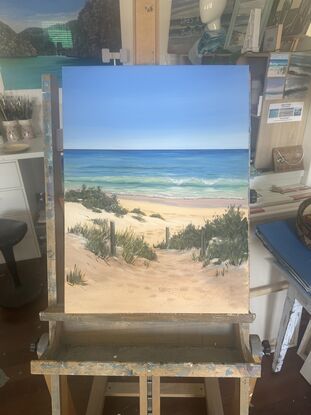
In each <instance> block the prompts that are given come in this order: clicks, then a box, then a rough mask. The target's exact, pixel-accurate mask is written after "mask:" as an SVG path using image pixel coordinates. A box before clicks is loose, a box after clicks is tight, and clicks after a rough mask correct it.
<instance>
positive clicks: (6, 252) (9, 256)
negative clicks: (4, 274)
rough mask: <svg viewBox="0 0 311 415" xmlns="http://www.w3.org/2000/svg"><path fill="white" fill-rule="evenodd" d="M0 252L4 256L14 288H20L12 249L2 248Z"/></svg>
mask: <svg viewBox="0 0 311 415" xmlns="http://www.w3.org/2000/svg"><path fill="white" fill-rule="evenodd" d="M1 251H2V254H3V256H4V259H5V262H6V264H7V266H8V268H9V271H10V273H11V275H12V278H13V282H14V285H15V288H17V287H20V286H21V282H20V279H19V276H18V273H17V267H16V262H15V257H14V251H13V247H12V246H10V247H7V248H2V249H1Z"/></svg>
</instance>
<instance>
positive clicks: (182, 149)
mask: <svg viewBox="0 0 311 415" xmlns="http://www.w3.org/2000/svg"><path fill="white" fill-rule="evenodd" d="M65 150H74V151H81V150H83V151H193V150H196V151H198V150H216V151H224V150H248V151H249V148H235V147H234V148H64V149H63V151H65Z"/></svg>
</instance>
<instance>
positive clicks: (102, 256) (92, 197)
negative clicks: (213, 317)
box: [63, 66, 249, 314]
mask: <svg viewBox="0 0 311 415" xmlns="http://www.w3.org/2000/svg"><path fill="white" fill-rule="evenodd" d="M63 118H64V120H63V122H64V182H65V275H66V278H65V312H70V313H107V314H110V313H129V314H131V313H144V314H145V313H146V314H149V313H198V314H202V313H224V314H227V313H248V310H249V273H248V176H249V167H248V166H249V74H248V69H247V67H244V66H169V67H165V66H133V67H130V66H122V67H121V66H119V67H88V68H85V67H84V68H78V67H73V68H64V69H63Z"/></svg>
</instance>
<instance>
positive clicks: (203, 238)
mask: <svg viewBox="0 0 311 415" xmlns="http://www.w3.org/2000/svg"><path fill="white" fill-rule="evenodd" d="M205 250H206V246H205V232H204V229H202V230H201V251H200V256H201V257H202V258H203V257H204V255H205Z"/></svg>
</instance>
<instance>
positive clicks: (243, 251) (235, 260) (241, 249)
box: [204, 237, 248, 266]
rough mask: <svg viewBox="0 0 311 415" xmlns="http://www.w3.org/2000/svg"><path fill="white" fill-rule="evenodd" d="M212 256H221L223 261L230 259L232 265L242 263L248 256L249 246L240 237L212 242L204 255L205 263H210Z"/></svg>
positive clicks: (220, 258)
mask: <svg viewBox="0 0 311 415" xmlns="http://www.w3.org/2000/svg"><path fill="white" fill-rule="evenodd" d="M212 258H219V260H220V261H221V262H225V261H229V263H230V264H231V265H236V266H237V265H241V264H242V262H244V261H246V260H247V258H248V252H247V246H246V247H245V243H244V240H243V239H242V238H240V237H236V238H235V239H224V240H220V242H218V243H215V244H210V245H209V246H208V248H207V250H206V254H205V257H204V265H208V264H209V263H210V260H211V259H212Z"/></svg>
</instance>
